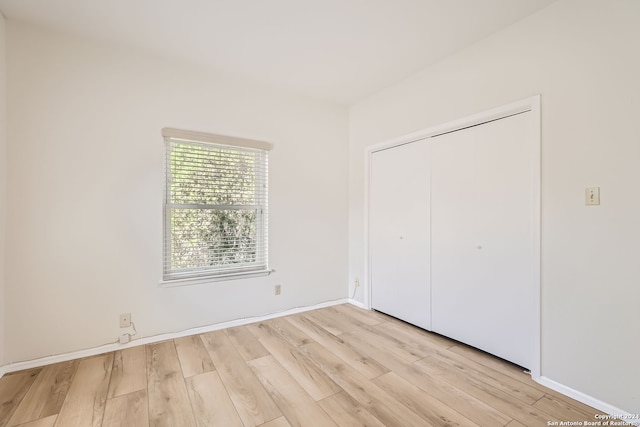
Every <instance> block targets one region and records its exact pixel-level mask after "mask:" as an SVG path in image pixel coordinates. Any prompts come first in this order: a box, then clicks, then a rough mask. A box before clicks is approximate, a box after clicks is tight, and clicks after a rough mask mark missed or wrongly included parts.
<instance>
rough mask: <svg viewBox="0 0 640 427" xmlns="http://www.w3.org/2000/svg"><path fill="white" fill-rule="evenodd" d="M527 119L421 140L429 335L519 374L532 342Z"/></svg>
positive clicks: (528, 358) (528, 361) (527, 363)
mask: <svg viewBox="0 0 640 427" xmlns="http://www.w3.org/2000/svg"><path fill="white" fill-rule="evenodd" d="M530 115H531V114H530V113H522V114H519V115H516V116H512V117H508V118H504V119H500V120H496V121H493V122H489V123H485V124H482V125H479V126H475V127H471V128H468V129H464V130H460V131H456V132H452V133H450V134H446V135H442V136H438V137H435V138H432V139H431V141H432V144H433V145H432V158H433V164H432V188H431V220H432V222H431V253H432V258H431V259H432V264H431V273H432V276H431V286H432V301H433V306H432V326H433V330H434V331H436V332H438V333H441V334H443V335H446V336H448V337H451V338H454V339H456V340H459V341H462V342H465V343H468V344H470V345H472V346H474V347H477V348H480V349H482V350H485V351H487V352H489V353H492V354H495V355H497V356H499V357H502V358H504V359H506V360H509V361H512V362H514V363H516V364H519V365H521V366H524V367H531V363H532V354H533V333H534V328H533V322H534V311H533V310H534V308H533V305H534V304H533V302H532V298H533V290H534V283H533V276H532V266H531V260H532V252H531V251H532V250H533V245H532V219H531V218H532V217H531V215H532V167H533V164H532V155H531V153H532V151H531V141H530V140H529V138H531V136H530V135H531V131H530V126H531V124H530V123H531V121H530Z"/></svg>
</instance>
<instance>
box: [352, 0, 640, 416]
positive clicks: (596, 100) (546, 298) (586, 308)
mask: <svg viewBox="0 0 640 427" xmlns="http://www.w3.org/2000/svg"><path fill="white" fill-rule="evenodd" d="M639 42H640V2H638V1H637V0H614V1H602V0H561V1H559V2H557V3H554V4H552V5H551V6H550V7H548V8H547V9H544V10H542V11H541V12H539V13H538V14H536V15H533V16H531V17H530V18H527V19H525V20H523V21H521V22H519V23H517V24H515V25H513V26H511V27H509V28H508V29H506V30H504V31H502V32H500V33H498V34H495V35H494V36H492V37H489V38H487V39H485V40H483V41H481V42H479V43H477V44H476V45H474V46H472V47H470V48H468V49H466V50H464V51H462V52H460V53H459V54H456V55H454V56H452V57H449V58H448V59H446V60H444V61H442V62H440V63H438V64H436V65H435V66H433V67H430V68H428V69H426V70H424V71H423V72H421V73H419V74H418V75H415V76H413V77H412V78H410V79H408V80H406V81H403V82H401V83H399V84H396V85H395V86H393V87H391V88H389V89H388V90H385V91H383V92H381V93H378V94H376V95H374V96H372V97H370V98H369V99H367V100H364V101H362V102H360V103H358V104H356V105H355V106H353V107H352V108H351V129H350V133H351V142H350V206H349V210H350V220H349V265H350V269H349V276H350V280H351V281H353V278H354V277H363V276H364V254H365V252H364V243H363V239H364V229H363V215H364V158H365V157H364V152H365V147H367V146H368V145H371V144H374V143H378V142H381V141H385V140H388V139H391V138H395V137H398V136H401V135H404V134H407V133H410V132H413V131H417V130H420V129H426V128H429V127H431V126H434V125H437V124H440V123H444V122H447V121H450V120H453V119H457V118H461V117H465V116H467V115H470V114H472V113H477V112H480V111H484V110H487V109H490V108H493V107H497V106H500V105H504V104H507V103H509V102H512V101H515V100H518V99H523V98H526V97H529V96H531V95H534V94H537V93H540V94H541V95H542V322H543V323H542V353H543V354H542V375H543V376H544V377H547V378H549V379H551V380H554V381H557V382H559V383H561V384H563V385H565V386H568V387H571V388H573V389H575V390H578V391H580V392H582V393H585V394H587V395H588V396H591V397H593V398H595V399H599V400H600V401H601V402H604V403H606V404H609V405H613V406H615V407H617V408H620V409H622V410H626V411H628V412H631V413H640V387H639V385H640V383H639V382H638V379H639V378H640V377H639V375H638V368H637V362H638V354H640V323H639V322H638V319H637V313H638V301H640V286H639V285H638V283H639V279H640V262H638V253H639V252H638V242H639V241H640V221H639V220H638V218H640V199H639V198H638V197H636V193H637V185H638V183H639V182H640V167H639V165H640V139H639V137H638V134H639V133H638V130H637V122H638V117H640V80H639V79H638V76H640V55H638V46H639ZM591 186H599V187H601V199H602V205H601V206H596V207H586V206H584V188H585V187H591ZM357 298H358V299H359V300H360V301H363V292H362V287H361V288H360V289H359V290H358V293H357Z"/></svg>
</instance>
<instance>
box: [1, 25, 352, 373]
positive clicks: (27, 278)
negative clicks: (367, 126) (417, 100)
mask: <svg viewBox="0 0 640 427" xmlns="http://www.w3.org/2000/svg"><path fill="white" fill-rule="evenodd" d="M7 53H8V57H7V58H8V59H7V64H8V98H7V99H8V120H9V125H8V141H9V143H8V159H9V169H8V206H9V211H8V230H7V239H6V242H7V247H8V248H10V250H9V251H8V253H7V282H6V300H7V301H8V304H7V306H6V318H7V330H6V345H7V348H6V358H5V363H10V362H14V361H20V360H26V359H30V358H38V357H42V356H46V355H49V354H57V353H63V352H69V351H74V350H79V349H83V348H90V347H94V346H98V345H101V344H105V343H110V342H113V341H115V340H116V338H117V336H118V335H119V334H120V329H118V315H119V314H120V313H124V312H131V313H132V318H133V321H134V322H135V324H136V326H137V328H138V335H139V336H142V337H146V336H153V335H155V334H161V333H168V332H176V331H181V330H185V329H188V328H192V327H197V326H204V325H211V324H215V323H219V322H223V321H228V320H234V319H241V318H244V317H251V316H256V315H263V314H268V313H272V312H279V311H283V310H286V309H290V308H294V307H300V306H308V305H313V304H317V303H321V302H325V301H331V300H335V299H339V298H345V297H346V296H347V258H348V257H347V235H348V230H347V221H348V192H347V188H345V185H344V184H345V182H347V179H348V178H347V176H348V174H347V169H348V148H347V147H348V111H347V109H346V107H342V106H335V105H331V104H326V103H314V102H308V101H304V100H300V99H296V98H294V97H291V96H288V95H285V94H278V93H275V92H271V91H269V90H267V89H263V88H259V87H254V86H251V85H249V84H246V83H242V82H238V81H236V80H234V79H232V78H229V77H225V76H221V75H216V74H215V73H214V72H210V71H205V70H203V69H199V68H193V67H190V66H187V65H182V64H177V63H170V62H166V61H164V60H162V59H157V58H155V57H153V56H147V55H146V54H145V53H142V52H137V51H132V50H127V49H123V48H116V47H111V46H108V45H103V44H100V43H97V42H93V41H90V40H84V39H79V38H75V37H71V36H67V35H64V34H59V33H56V32H51V31H48V30H45V29H41V28H38V27H33V26H29V25H26V24H23V23H19V22H15V21H8V22H7ZM165 126H169V127H176V128H182V129H189V130H196V131H204V132H213V133H219V134H227V135H233V136H240V137H247V138H253V139H261V140H265V141H269V142H272V143H273V144H274V145H275V147H274V149H273V150H272V152H271V156H270V171H271V181H270V201H271V205H270V233H269V236H270V260H271V266H272V267H273V268H274V269H276V272H275V273H274V274H272V275H271V276H269V277H265V278H253V279H244V280H235V281H227V282H218V283H213V284H208V285H197V286H186V287H175V288H160V287H159V286H158V284H159V281H160V279H161V270H162V266H161V258H162V243H161V242H162V240H161V239H162V189H163V184H162V182H163V147H164V146H163V140H162V137H161V128H163V127H165ZM276 283H279V284H282V295H280V296H275V295H274V291H273V288H274V285H275V284H276Z"/></svg>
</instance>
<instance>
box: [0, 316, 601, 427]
mask: <svg viewBox="0 0 640 427" xmlns="http://www.w3.org/2000/svg"><path fill="white" fill-rule="evenodd" d="M596 413H597V411H596V410H594V409H593V408H590V407H588V406H585V405H583V404H581V403H579V402H576V401H573V400H571V399H569V398H567V397H564V396H562V395H560V394H558V393H556V392H554V391H551V390H549V389H547V388H545V387H542V386H540V385H538V384H537V383H535V382H533V381H532V380H531V378H530V377H529V376H528V375H527V374H525V373H523V372H522V369H520V368H518V367H516V366H513V365H511V364H509V363H506V362H504V361H502V360H500V359H496V358H494V357H492V356H489V355H487V354H485V353H482V352H479V351H477V350H474V349H471V348H469V347H467V346H465V345H462V344H460V343H457V342H455V341H451V340H448V339H446V338H443V337H441V336H438V335H435V334H431V333H428V332H425V331H423V330H420V329H417V328H415V327H412V326H410V325H407V324H405V323H403V322H400V321H398V320H396V319H393V318H390V317H388V316H385V315H383V314H380V313H376V312H369V311H365V310H360V309H358V308H356V307H353V306H351V305H339V306H334V307H329V308H323V309H320V310H314V311H310V312H306V313H302V314H297V315H292V316H287V317H282V318H278V319H274V320H269V321H264V322H259V323H254V324H251V325H247V326H239V327H234V328H230V329H225V330H222V331H216V332H209V333H205V334H201V335H194V336H190V337H186V338H180V339H175V340H171V341H165V342H161V343H156V344H149V345H146V346H139V347H133V348H129V349H126V350H122V351H116V352H112V353H108V354H103V355H99V356H94V357H89V358H85V359H80V360H74V361H70V362H64V363H58V364H54V365H49V366H45V367H42V368H37V369H30V370H25V371H20V372H15V373H12V374H7V375H5V376H4V377H3V378H2V379H0V427H5V426H18V425H19V426H29V427H46V426H63V427H64V426H105V427H111V426H126V427H135V426H222V427H233V426H245V427H248V426H263V427H285V426H304V427H308V426H336V425H338V426H348V427H352V426H360V425H362V426H365V425H366V426H374V427H375V426H402V427H406V426H480V427H491V426H509V427H522V426H527V427H529V426H546V425H548V424H547V423H548V422H549V421H558V422H559V421H585V420H590V421H593V420H594V415H595V414H596Z"/></svg>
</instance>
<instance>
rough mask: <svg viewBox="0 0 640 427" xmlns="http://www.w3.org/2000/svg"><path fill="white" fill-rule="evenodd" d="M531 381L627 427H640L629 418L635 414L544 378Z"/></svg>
mask: <svg viewBox="0 0 640 427" xmlns="http://www.w3.org/2000/svg"><path fill="white" fill-rule="evenodd" d="M532 378H533V377H532ZM533 380H534V381H536V382H537V383H539V384H542V385H543V386H545V387H549V388H550V389H552V390H555V391H557V392H558V393H562V394H564V395H565V396H569V397H570V398H572V399H575V400H577V401H578V402H582V403H584V404H585V405H588V406H591V407H592V408H596V409H597V410H599V411H602V413H603V414H606V415H611V416H613V417H615V418H619V419H620V420H622V421H626V422H627V423H629V425H633V426H640V420H639V419H633V418H631V417H634V416H637V415H636V414H630V413H629V412H626V411H623V410H622V409H619V408H616V407H615V406H613V405H610V404H608V403H606V402H603V401H601V400H599V399H596V398H595V397H593V396H589V395H588V394H585V393H582V392H581V391H578V390H574V389H572V388H571V387H567V386H566V385H564V384H560V383H559V382H556V381H554V380H552V379H549V378H547V377H544V376H541V377H538V378H533ZM602 421H606V420H602ZM603 424H604V422H603Z"/></svg>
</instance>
